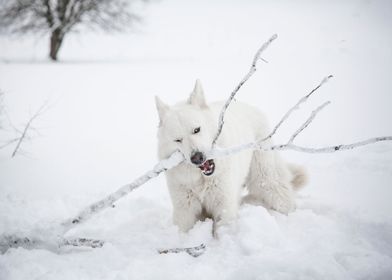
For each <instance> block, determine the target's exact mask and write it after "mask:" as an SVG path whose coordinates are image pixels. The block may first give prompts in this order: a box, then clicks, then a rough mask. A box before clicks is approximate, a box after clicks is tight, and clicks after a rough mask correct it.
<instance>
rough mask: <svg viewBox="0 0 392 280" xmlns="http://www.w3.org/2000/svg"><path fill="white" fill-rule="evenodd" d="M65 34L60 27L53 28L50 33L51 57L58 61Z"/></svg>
mask: <svg viewBox="0 0 392 280" xmlns="http://www.w3.org/2000/svg"><path fill="white" fill-rule="evenodd" d="M63 38H64V34H62V32H61V30H60V29H55V30H53V32H52V34H51V35H50V53H49V57H50V59H52V60H54V61H57V54H58V52H59V50H60V47H61V44H62V43H63Z"/></svg>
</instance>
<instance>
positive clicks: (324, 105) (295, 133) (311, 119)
mask: <svg viewBox="0 0 392 280" xmlns="http://www.w3.org/2000/svg"><path fill="white" fill-rule="evenodd" d="M329 104H331V102H330V101H327V102H325V103H324V104H322V105H320V106H319V107H317V108H316V110H314V111H313V112H312V114H311V115H310V117H309V118H308V119H307V120H306V121H305V122H304V123H303V124H302V125H301V127H300V128H298V130H297V131H296V132H294V134H293V135H292V136H291V138H290V140H289V142H288V144H291V143H293V142H294V140H295V138H296V137H297V136H298V134H300V133H301V132H302V131H303V130H304V129H305V128H307V127H308V125H309V124H310V123H311V122H312V121H313V120H314V118H315V117H316V115H317V114H318V113H319V112H320V111H321V110H322V109H324V108H325V107H326V106H328V105H329Z"/></svg>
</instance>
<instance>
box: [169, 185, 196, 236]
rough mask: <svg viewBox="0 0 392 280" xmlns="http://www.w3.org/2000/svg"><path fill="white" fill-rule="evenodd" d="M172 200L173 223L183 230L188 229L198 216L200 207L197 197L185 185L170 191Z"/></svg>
mask: <svg viewBox="0 0 392 280" xmlns="http://www.w3.org/2000/svg"><path fill="white" fill-rule="evenodd" d="M170 194H171V198H172V202H173V223H174V224H175V225H176V226H178V228H179V229H180V230H181V231H183V232H187V231H189V230H190V229H191V228H192V227H193V226H194V225H195V223H196V222H197V221H198V220H199V218H200V213H201V211H202V207H201V204H200V201H199V200H198V198H197V197H196V196H195V195H194V194H193V193H192V191H191V190H189V189H187V188H186V187H185V186H179V187H178V188H176V190H171V191H170Z"/></svg>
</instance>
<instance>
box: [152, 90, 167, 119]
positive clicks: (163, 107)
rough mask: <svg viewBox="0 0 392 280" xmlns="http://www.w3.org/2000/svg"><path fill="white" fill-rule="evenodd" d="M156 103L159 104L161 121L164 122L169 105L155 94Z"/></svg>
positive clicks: (158, 109)
mask: <svg viewBox="0 0 392 280" xmlns="http://www.w3.org/2000/svg"><path fill="white" fill-rule="evenodd" d="M155 105H156V106H157V111H158V115H159V121H160V123H162V120H163V118H164V117H165V115H166V113H167V112H168V111H169V106H168V105H166V104H165V103H163V101H162V100H161V99H160V98H159V97H158V96H155Z"/></svg>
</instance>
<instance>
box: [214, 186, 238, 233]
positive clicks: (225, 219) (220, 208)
mask: <svg viewBox="0 0 392 280" xmlns="http://www.w3.org/2000/svg"><path fill="white" fill-rule="evenodd" d="M235 187H236V186H235V185H234V184H233V183H232V182H222V184H220V185H219V186H217V187H216V188H215V191H214V192H213V194H210V197H212V198H213V199H211V200H210V202H209V204H210V205H209V206H208V208H209V209H211V213H212V218H213V228H212V233H213V236H214V237H215V238H218V232H217V231H218V229H219V228H220V227H222V226H225V225H228V224H230V223H231V222H233V221H235V220H236V218H237V215H238V208H239V204H240V198H239V192H238V190H236V189H235Z"/></svg>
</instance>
